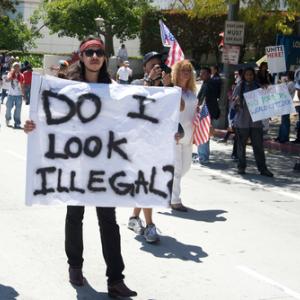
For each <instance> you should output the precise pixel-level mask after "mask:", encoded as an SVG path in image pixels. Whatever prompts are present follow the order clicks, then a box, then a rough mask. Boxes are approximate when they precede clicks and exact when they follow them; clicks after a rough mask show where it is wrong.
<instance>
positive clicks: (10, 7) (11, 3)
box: [0, 0, 18, 16]
mask: <svg viewBox="0 0 300 300" xmlns="http://www.w3.org/2000/svg"><path fill="white" fill-rule="evenodd" d="M17 4H18V1H15V0H0V16H3V15H4V14H5V13H6V12H7V11H11V12H15V11H16V8H15V7H16V5H17Z"/></svg>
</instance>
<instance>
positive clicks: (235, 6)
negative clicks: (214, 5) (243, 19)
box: [215, 0, 240, 129]
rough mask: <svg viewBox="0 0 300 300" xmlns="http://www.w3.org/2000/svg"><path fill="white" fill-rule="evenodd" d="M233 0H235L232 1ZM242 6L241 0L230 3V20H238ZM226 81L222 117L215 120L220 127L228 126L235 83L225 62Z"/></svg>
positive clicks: (222, 93)
mask: <svg viewBox="0 0 300 300" xmlns="http://www.w3.org/2000/svg"><path fill="white" fill-rule="evenodd" d="M231 2H233V1H231ZM239 8H240V1H239V0H236V1H235V3H230V4H228V16H227V20H228V21H237V20H238V13H239ZM223 71H224V76H225V78H224V81H223V84H222V92H221V99H220V100H219V107H220V110H221V116H220V118H219V119H218V120H217V121H216V122H215V126H216V127H217V128H220V129H224V128H227V119H228V118H227V114H228V98H227V94H228V91H229V88H230V87H231V85H232V83H233V78H234V74H233V68H232V66H231V65H229V64H227V63H224V69H223Z"/></svg>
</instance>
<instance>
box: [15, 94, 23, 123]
mask: <svg viewBox="0 0 300 300" xmlns="http://www.w3.org/2000/svg"><path fill="white" fill-rule="evenodd" d="M21 108H22V96H15V112H14V121H15V127H16V128H18V127H20V125H21Z"/></svg>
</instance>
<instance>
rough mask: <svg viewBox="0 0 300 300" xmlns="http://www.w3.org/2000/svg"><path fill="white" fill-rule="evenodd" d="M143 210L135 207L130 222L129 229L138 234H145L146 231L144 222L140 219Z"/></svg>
mask: <svg viewBox="0 0 300 300" xmlns="http://www.w3.org/2000/svg"><path fill="white" fill-rule="evenodd" d="M141 210H142V209H141V208H140V207H135V208H134V209H133V213H132V216H131V217H130V218H129V221H128V228H129V229H130V230H133V231H134V232H135V233H136V234H143V233H144V229H145V228H144V226H143V223H142V220H141V219H140V213H141Z"/></svg>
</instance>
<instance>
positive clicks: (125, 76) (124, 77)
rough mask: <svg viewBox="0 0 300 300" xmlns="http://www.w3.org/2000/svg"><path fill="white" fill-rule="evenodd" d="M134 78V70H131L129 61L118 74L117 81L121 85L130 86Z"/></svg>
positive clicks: (125, 62)
mask: <svg viewBox="0 0 300 300" xmlns="http://www.w3.org/2000/svg"><path fill="white" fill-rule="evenodd" d="M130 77H132V70H131V69H130V68H129V61H127V60H125V61H124V65H123V66H122V67H120V68H119V70H118V72H117V81H118V83H121V84H128V83H129V79H130Z"/></svg>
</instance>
